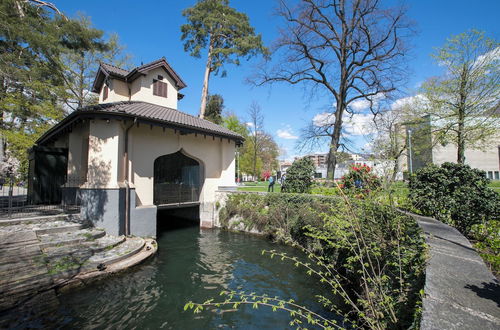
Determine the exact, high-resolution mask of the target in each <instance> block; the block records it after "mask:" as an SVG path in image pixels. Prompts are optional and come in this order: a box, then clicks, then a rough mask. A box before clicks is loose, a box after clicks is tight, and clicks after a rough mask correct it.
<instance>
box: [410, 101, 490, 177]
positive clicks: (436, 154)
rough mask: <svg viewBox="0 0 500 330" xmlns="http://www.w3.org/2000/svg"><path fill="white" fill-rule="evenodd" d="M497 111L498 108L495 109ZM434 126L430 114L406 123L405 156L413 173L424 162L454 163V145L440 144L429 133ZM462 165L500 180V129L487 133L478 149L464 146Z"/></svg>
mask: <svg viewBox="0 0 500 330" xmlns="http://www.w3.org/2000/svg"><path fill="white" fill-rule="evenodd" d="M496 111H499V110H496ZM433 125H436V124H435V123H434V121H433V118H432V117H431V116H425V117H423V118H422V119H421V120H420V121H418V122H417V123H412V124H407V125H406V139H407V144H408V153H407V154H408V155H407V157H406V163H407V168H408V170H409V171H411V172H415V171H416V170H418V169H419V168H421V167H424V166H426V165H427V164H435V165H441V164H443V163H445V162H452V163H456V162H457V152H458V151H457V146H456V145H455V144H453V143H447V144H442V143H440V142H439V141H437V140H436V138H435V137H434V136H433V134H432V127H433ZM465 164H467V165H469V166H470V167H472V168H477V169H480V170H483V171H485V172H486V176H487V177H488V178H489V179H492V180H499V179H500V132H499V133H498V134H496V135H493V136H490V137H489V138H488V139H487V140H486V141H484V142H483V143H482V145H481V148H470V147H466V148H465Z"/></svg>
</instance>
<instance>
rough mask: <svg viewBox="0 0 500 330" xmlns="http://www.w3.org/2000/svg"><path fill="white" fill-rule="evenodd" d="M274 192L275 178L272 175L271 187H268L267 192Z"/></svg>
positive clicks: (270, 178) (270, 179)
mask: <svg viewBox="0 0 500 330" xmlns="http://www.w3.org/2000/svg"><path fill="white" fill-rule="evenodd" d="M270 191H271V192H274V177H273V176H272V175H271V176H270V177H269V186H267V192H270Z"/></svg>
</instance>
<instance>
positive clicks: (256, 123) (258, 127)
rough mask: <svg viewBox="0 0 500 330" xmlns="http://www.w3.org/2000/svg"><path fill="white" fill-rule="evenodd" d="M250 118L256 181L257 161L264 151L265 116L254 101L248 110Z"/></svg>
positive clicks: (253, 169)
mask: <svg viewBox="0 0 500 330" xmlns="http://www.w3.org/2000/svg"><path fill="white" fill-rule="evenodd" d="M248 116H249V117H250V123H249V125H248V126H249V130H250V137H249V139H250V140H251V146H252V151H251V152H252V176H253V177H254V179H255V178H256V177H257V160H258V156H259V152H260V150H261V149H262V137H263V136H262V132H263V129H264V115H263V114H262V109H261V107H260V105H259V104H258V103H257V102H256V101H254V102H252V104H251V105H250V108H249V109H248Z"/></svg>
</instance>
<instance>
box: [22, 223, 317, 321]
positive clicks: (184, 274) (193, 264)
mask: <svg viewBox="0 0 500 330" xmlns="http://www.w3.org/2000/svg"><path fill="white" fill-rule="evenodd" d="M158 243H159V247H160V249H159V253H158V255H157V256H155V257H154V258H153V259H152V260H150V261H147V262H146V263H144V264H142V265H139V266H137V267H134V268H133V269H132V270H130V271H128V272H126V273H123V274H120V275H118V276H113V277H110V278H108V279H105V280H103V281H100V282H98V283H95V284H93V285H91V286H88V287H85V288H83V289H80V290H76V291H71V292H69V293H67V294H64V295H60V296H59V300H60V302H61V307H60V308H59V309H58V310H57V314H56V317H55V321H54V322H55V326H53V328H81V329H117V328H119V329H158V328H164V329H213V328H220V327H223V328H226V327H231V328H238V329H254V328H261V329H277V328H279V329H286V328H287V327H288V322H289V321H290V320H289V316H288V314H286V313H284V312H272V311H271V310H269V309H266V308H264V307H261V308H259V310H255V309H252V308H251V306H243V307H241V308H239V309H238V310H228V311H226V312H217V311H206V312H203V313H201V314H193V312H192V311H186V312H185V311H183V307H184V304H185V303H186V302H187V301H190V300H192V301H196V302H202V301H205V300H207V299H210V298H214V297H215V298H216V299H223V297H219V293H220V291H222V290H238V291H240V290H244V291H246V292H248V293H250V292H256V293H257V294H265V293H266V294H268V295H270V296H279V297H281V298H283V299H290V298H292V299H295V300H296V301H299V302H300V303H301V304H303V305H306V306H308V307H310V308H311V309H312V310H314V311H316V312H321V313H322V314H324V311H323V310H322V307H321V306H320V305H319V304H318V303H317V302H316V301H315V298H314V295H315V294H317V293H318V292H319V291H320V288H318V287H317V284H316V282H315V281H314V280H313V279H311V278H310V277H309V276H307V275H306V274H305V273H304V272H303V271H301V270H299V269H297V268H295V267H294V266H293V265H291V264H288V263H286V262H281V261H279V260H276V259H270V258H268V257H265V256H262V255H261V251H262V250H263V249H277V250H280V251H283V252H287V253H290V254H292V255H298V251H296V250H293V249H292V248H289V247H286V246H277V245H273V244H272V243H270V242H268V241H267V240H265V239H263V238H260V237H255V236H251V235H245V234H238V233H230V232H223V231H218V230H200V229H199V228H197V227H188V228H186V227H181V228H175V229H171V230H169V231H167V232H164V233H163V235H162V236H161V237H160V238H159V242H158ZM21 325H22V324H21Z"/></svg>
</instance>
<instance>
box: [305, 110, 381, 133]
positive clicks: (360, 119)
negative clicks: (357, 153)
mask: <svg viewBox="0 0 500 330" xmlns="http://www.w3.org/2000/svg"><path fill="white" fill-rule="evenodd" d="M334 123H335V114H333V113H330V112H323V113H320V114H317V115H316V116H314V118H313V124H314V125H315V126H324V125H333V124H334ZM342 123H343V124H342V126H343V130H344V133H345V134H347V135H366V134H372V133H374V128H373V125H372V123H373V115H372V114H354V115H352V116H350V115H345V116H344V118H343V119H342Z"/></svg>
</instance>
